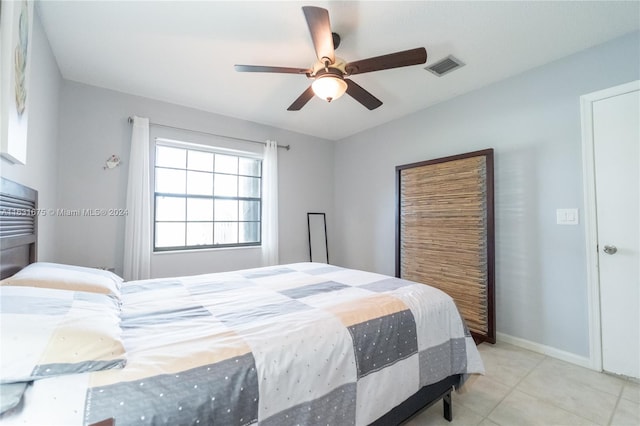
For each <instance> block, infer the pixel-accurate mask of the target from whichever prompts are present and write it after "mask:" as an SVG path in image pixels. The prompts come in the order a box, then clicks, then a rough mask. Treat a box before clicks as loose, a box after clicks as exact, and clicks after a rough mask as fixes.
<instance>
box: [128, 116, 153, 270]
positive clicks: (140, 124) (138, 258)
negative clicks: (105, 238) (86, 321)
mask: <svg viewBox="0 0 640 426" xmlns="http://www.w3.org/2000/svg"><path fill="white" fill-rule="evenodd" d="M132 127H133V128H132V131H131V155H130V156H129V179H128V183H127V210H128V215H127V217H126V224H125V230H124V279H125V280H127V281H129V280H142V279H146V278H150V277H151V200H150V198H151V194H150V192H149V191H150V188H149V119H148V118H141V117H133V126H132Z"/></svg>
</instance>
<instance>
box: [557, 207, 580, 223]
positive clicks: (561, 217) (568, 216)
mask: <svg viewBox="0 0 640 426" xmlns="http://www.w3.org/2000/svg"><path fill="white" fill-rule="evenodd" d="M556 223H557V224H558V225H578V224H579V223H580V219H579V215H578V209H557V210H556Z"/></svg>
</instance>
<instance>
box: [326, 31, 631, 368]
mask: <svg viewBox="0 0 640 426" xmlns="http://www.w3.org/2000/svg"><path fill="white" fill-rule="evenodd" d="M639 46H640V34H639V33H635V34H632V35H628V36H625V37H622V38H619V39H617V40H614V41H612V42H609V43H607V44H604V45H601V46H598V47H595V48H592V49H589V50H586V51H583V52H580V53H578V54H575V55H572V56H570V57H567V58H565V59H562V60H559V61H557V62H553V63H551V64H548V65H546V66H543V67H540V68H537V69H534V70H532V71H529V72H526V73H524V74H521V75H519V76H516V77H513V78H510V79H508V80H505V81H502V82H499V83H496V84H493V85H491V86H488V87H486V88H483V89H480V90H477V91H475V92H472V93H469V94H466V95H463V96H460V97H458V98H455V99H453V100H451V101H449V102H445V103H441V104H439V105H436V106H434V107H432V108H429V109H426V110H424V111H422V112H419V113H416V114H413V115H411V116H408V117H405V118H402V119H399V120H395V121H393V122H391V123H388V124H385V125H382V126H379V127H377V128H375V129H371V130H369V131H365V132H362V133H360V134H357V135H355V136H352V137H349V138H346V139H344V140H342V141H339V142H338V143H336V149H335V170H336V175H335V182H336V187H335V197H336V199H335V206H336V214H337V215H338V217H337V218H336V228H337V229H336V231H337V232H336V233H335V234H336V237H337V238H338V241H337V242H336V247H337V249H338V251H337V253H336V256H334V259H335V260H336V261H337V262H338V263H339V264H342V265H345V266H348V267H353V268H361V269H366V270H371V271H376V272H381V273H385V274H391V275H392V274H394V260H395V257H394V254H395V210H394V206H395V204H394V201H395V187H394V185H395V166H397V165H401V164H407V163H412V162H416V161H422V160H428V159H433V158H439V157H444V156H447V155H453V154H459V153H464V152H469V151H475V150H479V149H484V148H494V150H495V190H496V194H495V195H496V198H495V207H496V271H497V273H496V302H497V311H496V317H497V331H498V332H502V333H505V334H508V335H511V336H514V337H518V338H522V339H526V340H529V341H532V342H537V343H539V344H543V345H547V346H551V347H553V348H557V349H560V350H563V351H566V352H570V353H573V354H576V355H580V356H588V354H589V349H588V319H587V286H586V260H585V255H586V254H585V232H584V225H583V224H582V223H581V224H580V225H579V226H559V225H556V224H555V219H556V215H555V210H556V209H557V208H579V209H580V211H581V214H582V212H583V207H584V203H583V183H582V158H581V143H582V142H581V124H580V106H579V97H580V96H581V95H583V94H586V93H589V92H593V91H596V90H600V89H604V88H607V87H611V86H615V85H618V84H622V83H626V82H628V81H632V80H637V79H638V78H640V66H639V64H640V57H639ZM443 78H446V77H443Z"/></svg>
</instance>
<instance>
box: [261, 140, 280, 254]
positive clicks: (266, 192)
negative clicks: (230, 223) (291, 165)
mask: <svg viewBox="0 0 640 426" xmlns="http://www.w3.org/2000/svg"><path fill="white" fill-rule="evenodd" d="M262 264H263V265H264V266H271V265H277V264H278V143H277V142H275V141H267V142H266V145H265V147H264V156H263V158H262Z"/></svg>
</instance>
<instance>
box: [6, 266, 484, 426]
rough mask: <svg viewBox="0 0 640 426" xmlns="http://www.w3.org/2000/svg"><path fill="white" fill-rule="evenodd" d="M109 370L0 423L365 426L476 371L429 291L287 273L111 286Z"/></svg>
mask: <svg viewBox="0 0 640 426" xmlns="http://www.w3.org/2000/svg"><path fill="white" fill-rule="evenodd" d="M121 293H122V296H121V298H122V318H121V319H122V321H121V327H122V330H123V332H122V340H123V342H124V345H125V348H126V351H127V355H126V358H127V364H126V366H125V367H124V368H122V369H114V370H105V371H98V372H90V373H83V374H74V375H68V376H61V377H55V378H48V379H43V380H37V381H35V382H34V383H33V384H32V385H30V387H29V389H28V390H27V392H26V393H25V398H24V403H23V405H22V406H21V407H18V409H15V410H13V412H10V413H8V415H5V416H3V418H2V419H0V423H2V424H5V423H6V424H14V423H15V424H48V425H54V424H65V425H68V424H78V425H80V424H84V425H89V424H92V423H95V422H98V421H101V420H104V419H106V418H114V419H115V424H116V425H118V426H123V425H130V424H136V425H138V424H170V425H183V424H192V425H196V424H203V425H214V424H215V425H253V424H260V425H265V426H270V425H278V426H281V425H295V424H301V425H315V424H322V425H365V424H369V423H371V422H372V421H374V420H376V419H377V418H379V417H380V416H382V415H383V414H385V413H386V412H387V411H389V410H390V409H392V408H393V407H395V406H396V405H398V404H400V403H401V402H403V401H404V400H405V399H407V398H408V397H409V396H411V395H412V394H414V393H415V392H417V391H418V390H419V389H420V387H422V386H425V385H428V384H431V383H435V382H437V381H439V380H441V379H443V378H445V377H447V376H450V375H453V374H463V375H468V374H474V373H480V374H481V373H483V372H484V368H483V365H482V361H481V359H480V356H479V354H478V351H477V349H476V347H475V344H474V342H473V339H472V338H471V336H470V334H469V332H468V331H467V329H466V327H465V325H464V323H463V321H462V320H461V317H460V314H459V313H458V310H457V308H456V306H455V304H454V302H453V300H452V299H451V298H450V297H449V296H447V295H446V294H445V293H443V292H441V291H440V290H437V289H435V288H432V287H429V286H426V285H423V284H417V283H413V282H410V281H406V280H401V279H397V278H392V277H388V276H385V275H380V274H374V273H369V272H363V271H356V270H351V269H344V268H339V267H335V266H330V265H325V264H316V263H298V264H291V265H283V266H276V267H268V268H259V269H250V270H243V271H234V272H230V273H219V274H207V275H199V276H193V277H181V278H170V279H154V280H145V281H133V282H129V283H124V284H123V285H122V288H121Z"/></svg>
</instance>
